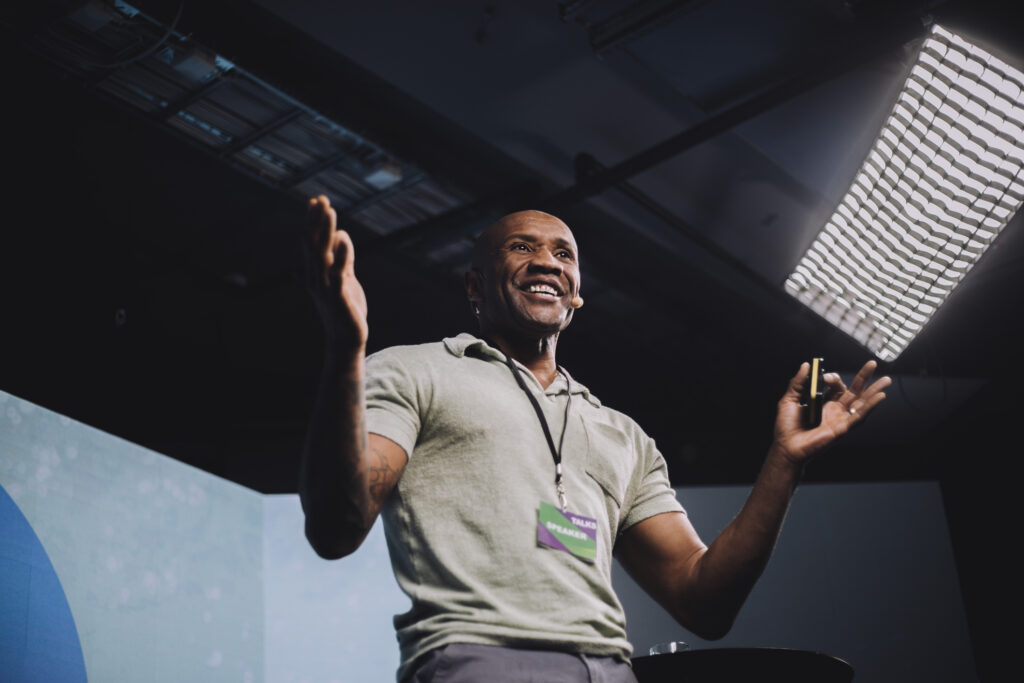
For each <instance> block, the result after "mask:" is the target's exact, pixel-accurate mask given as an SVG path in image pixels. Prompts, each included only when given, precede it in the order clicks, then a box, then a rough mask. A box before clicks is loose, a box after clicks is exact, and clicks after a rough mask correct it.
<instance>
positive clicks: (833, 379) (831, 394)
mask: <svg viewBox="0 0 1024 683" xmlns="http://www.w3.org/2000/svg"><path fill="white" fill-rule="evenodd" d="M823 379H824V380H825V384H826V385H827V386H828V390H827V391H826V392H825V400H826V401H831V400H832V399H834V398H838V397H840V396H842V395H843V394H845V393H846V391H847V389H846V384H844V383H843V378H842V377H840V376H839V375H838V374H836V373H834V372H827V373H825V376H824V378H823Z"/></svg>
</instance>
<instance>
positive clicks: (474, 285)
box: [466, 268, 484, 303]
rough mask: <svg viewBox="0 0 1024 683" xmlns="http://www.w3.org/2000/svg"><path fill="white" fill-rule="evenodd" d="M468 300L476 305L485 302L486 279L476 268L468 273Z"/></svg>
mask: <svg viewBox="0 0 1024 683" xmlns="http://www.w3.org/2000/svg"><path fill="white" fill-rule="evenodd" d="M466 298H467V299H469V300H470V301H473V302H476V303H479V302H481V301H483V300H484V277H483V275H481V274H480V271H479V270H477V269H476V268H470V269H469V270H467V271H466Z"/></svg>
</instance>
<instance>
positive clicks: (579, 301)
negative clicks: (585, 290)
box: [569, 294, 583, 308]
mask: <svg viewBox="0 0 1024 683" xmlns="http://www.w3.org/2000/svg"><path fill="white" fill-rule="evenodd" d="M569 305H570V306H572V307H573V308H580V307H582V306H583V297H581V296H580V295H579V294H577V295H576V296H574V297H573V298H572V301H570V302H569Z"/></svg>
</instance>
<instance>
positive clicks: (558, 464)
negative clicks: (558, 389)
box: [505, 353, 572, 512]
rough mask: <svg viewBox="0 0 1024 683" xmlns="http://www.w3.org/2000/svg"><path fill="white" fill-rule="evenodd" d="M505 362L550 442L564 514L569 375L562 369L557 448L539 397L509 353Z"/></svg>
mask: <svg viewBox="0 0 1024 683" xmlns="http://www.w3.org/2000/svg"><path fill="white" fill-rule="evenodd" d="M505 362H506V363H507V364H508V367H509V370H511V371H512V376H513V377H515V378H516V382H518V383H519V388H520V389H522V390H523V392H524V393H525V394H526V397H527V398H528V399H530V404H531V405H533V410H534V412H536V413H537V419H538V420H540V426H541V428H542V429H543V430H544V438H545V439H547V440H548V448H550V449H551V457H552V458H553V459H554V461H555V491H557V493H558V504H559V505H560V506H561V507H562V512H565V511H566V510H568V506H569V504H568V500H567V498H566V496H565V484H564V483H563V482H562V443H563V442H564V441H565V430H566V428H567V427H568V426H569V403H570V402H571V401H572V385H571V384H570V382H569V374H568V373H566V372H563V371H562V369H561V368H559V369H558V372H559V373H560V374H561V375H562V376H563V377H565V388H566V395H565V417H564V419H563V420H562V434H561V436H559V437H558V448H557V449H556V448H555V441H554V439H552V438H551V428H550V427H548V421H547V418H545V417H544V411H543V410H541V407H540V403H538V402H537V397H536V396H534V395H533V392H532V391H530V388H529V387H528V386H526V380H524V379H523V375H522V373H521V372H520V371H519V368H517V367H516V365H515V363H513V362H512V357H511V356H509V355H508V354H507V353H506V354H505Z"/></svg>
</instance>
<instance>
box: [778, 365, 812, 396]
mask: <svg viewBox="0 0 1024 683" xmlns="http://www.w3.org/2000/svg"><path fill="white" fill-rule="evenodd" d="M810 373H811V364H810V363H801V364H800V369H799V370H797V371H796V374H795V375H793V377H792V379H790V380H789V387H788V388H787V389H786V395H785V396H783V397H782V400H783V401H787V400H793V399H795V400H797V401H799V400H800V392H802V391H803V390H804V383H805V382H806V381H807V376H808V375H809V374H810Z"/></svg>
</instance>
